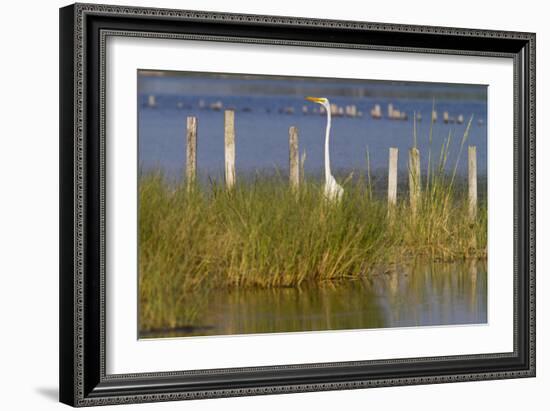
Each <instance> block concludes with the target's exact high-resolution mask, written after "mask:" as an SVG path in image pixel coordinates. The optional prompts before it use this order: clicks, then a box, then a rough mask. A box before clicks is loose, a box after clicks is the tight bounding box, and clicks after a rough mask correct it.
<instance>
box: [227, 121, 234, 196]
mask: <svg viewBox="0 0 550 411" xmlns="http://www.w3.org/2000/svg"><path fill="white" fill-rule="evenodd" d="M224 142H225V186H226V187H227V188H229V189H231V188H233V186H234V185H235V112H234V111H233V110H225V124H224Z"/></svg>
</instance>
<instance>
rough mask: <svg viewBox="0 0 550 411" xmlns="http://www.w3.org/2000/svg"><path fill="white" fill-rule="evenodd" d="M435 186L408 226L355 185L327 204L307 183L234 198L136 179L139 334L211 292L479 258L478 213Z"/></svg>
mask: <svg viewBox="0 0 550 411" xmlns="http://www.w3.org/2000/svg"><path fill="white" fill-rule="evenodd" d="M437 184H441V183H436V184H433V185H432V190H434V193H433V198H434V200H430V197H428V196H425V197H424V198H425V200H423V201H422V203H421V206H420V207H419V209H418V212H417V214H416V216H414V217H413V216H412V214H411V210H410V207H409V204H408V200H407V199H402V201H400V202H399V203H398V204H397V206H396V207H395V209H394V210H392V212H391V213H389V210H388V208H387V204H386V202H385V199H383V198H376V197H375V198H372V199H371V197H370V190H369V187H368V184H365V183H363V182H362V181H357V182H353V183H348V184H346V185H345V186H344V188H345V193H344V197H343V198H342V200H341V201H340V202H339V203H330V202H328V201H326V200H325V198H324V197H323V187H322V184H320V183H315V182H307V183H304V184H302V186H301V189H300V190H299V191H298V192H295V191H293V190H292V189H290V188H289V186H288V183H287V181H286V180H283V179H282V178H280V177H272V178H258V179H256V180H255V181H252V182H243V183H240V184H238V185H237V186H236V187H235V188H234V189H232V190H226V189H224V188H223V187H221V186H216V185H214V186H212V187H210V188H205V189H200V188H198V187H197V188H196V189H193V190H190V191H188V190H187V189H186V187H185V186H184V185H171V184H169V183H167V182H166V181H165V180H164V179H163V178H162V176H160V175H147V176H143V177H141V178H140V185H139V187H140V189H139V199H140V203H139V272H140V277H139V279H140V284H139V292H140V315H141V324H142V325H145V329H147V328H148V327H147V324H148V325H150V326H151V327H155V326H159V325H162V326H163V327H175V326H177V325H178V324H181V323H185V324H188V323H190V322H192V321H193V319H194V318H195V316H196V315H197V314H198V312H199V311H200V309H201V301H203V300H206V298H207V297H206V295H207V292H206V291H207V290H209V289H211V288H219V287H264V288H270V287H293V286H299V285H300V284H302V283H304V282H320V281H329V280H342V279H349V278H358V277H361V276H366V275H368V274H369V273H370V272H373V271H376V270H380V269H384V266H386V265H389V264H391V263H394V262H396V261H399V260H402V259H404V258H412V257H416V256H419V255H426V256H429V257H430V258H432V259H434V260H456V259H461V258H467V257H483V256H484V255H485V246H486V241H487V237H486V224H487V215H486V207H485V206H482V207H480V209H479V213H478V218H477V219H476V221H475V222H470V221H469V219H468V217H467V212H468V210H467V204H466V202H465V201H463V200H462V199H461V197H460V196H454V195H449V196H447V195H446V193H448V191H447V190H444V189H443V188H445V187H442V188H440V187H439V186H438V185H437ZM433 187H436V188H435V189H434V188H433ZM201 296H204V297H201ZM186 299H191V300H192V303H191V302H190V301H186ZM203 302H204V301H203ZM182 307H185V308H184V309H183V310H182ZM176 313H177V315H179V316H180V317H181V318H177V317H176Z"/></svg>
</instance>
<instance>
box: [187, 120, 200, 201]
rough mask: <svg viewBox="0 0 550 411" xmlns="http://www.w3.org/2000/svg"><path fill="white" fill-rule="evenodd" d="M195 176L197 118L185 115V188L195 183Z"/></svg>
mask: <svg viewBox="0 0 550 411" xmlns="http://www.w3.org/2000/svg"><path fill="white" fill-rule="evenodd" d="M196 176H197V118H196V117H193V116H189V117H187V162H186V168H185V177H186V179H187V190H191V188H192V187H193V186H194V184H195V178H196Z"/></svg>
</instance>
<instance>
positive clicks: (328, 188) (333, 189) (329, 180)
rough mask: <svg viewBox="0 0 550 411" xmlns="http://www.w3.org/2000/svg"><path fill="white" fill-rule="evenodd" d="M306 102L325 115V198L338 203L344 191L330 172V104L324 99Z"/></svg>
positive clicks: (318, 98) (310, 99)
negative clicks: (311, 103) (317, 105)
mask: <svg viewBox="0 0 550 411" xmlns="http://www.w3.org/2000/svg"><path fill="white" fill-rule="evenodd" d="M306 100H309V101H312V102H314V103H317V104H320V105H322V106H323V107H324V108H325V111H326V113H327V128H326V132H325V197H326V198H327V199H328V200H330V201H334V200H336V201H338V200H340V198H342V194H344V189H343V188H342V186H341V185H339V184H338V183H337V182H336V179H335V178H334V176H333V175H332V174H331V172H330V149H329V140H330V103H329V101H328V99H327V98H325V97H306Z"/></svg>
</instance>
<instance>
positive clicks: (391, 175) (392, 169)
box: [388, 147, 399, 209]
mask: <svg viewBox="0 0 550 411" xmlns="http://www.w3.org/2000/svg"><path fill="white" fill-rule="evenodd" d="M398 155H399V150H398V149H397V147H390V158H389V166H388V209H391V208H392V207H394V206H395V205H396V204H397V158H398Z"/></svg>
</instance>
